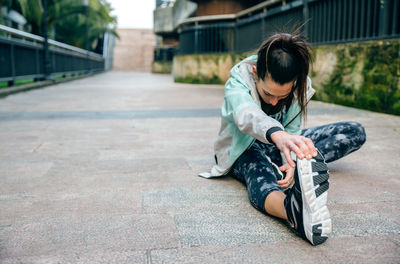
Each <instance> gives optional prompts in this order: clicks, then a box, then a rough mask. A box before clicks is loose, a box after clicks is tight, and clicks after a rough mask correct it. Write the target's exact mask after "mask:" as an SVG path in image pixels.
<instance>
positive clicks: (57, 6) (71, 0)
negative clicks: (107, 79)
mask: <svg viewBox="0 0 400 264" xmlns="http://www.w3.org/2000/svg"><path fill="white" fill-rule="evenodd" d="M0 1H1V2H0V4H2V5H4V4H7V3H9V1H8V0H0ZM13 2H15V3H17V9H19V10H18V11H20V12H21V13H22V14H23V15H24V17H25V18H26V20H27V21H28V23H29V24H30V25H31V28H32V33H33V34H38V35H42V33H43V32H42V27H41V24H42V15H43V6H42V0H13ZM15 3H13V6H15ZM18 7H19V8H18ZM47 10H48V11H47V22H48V30H49V32H48V33H49V36H50V38H52V39H55V40H57V41H61V42H64V43H67V44H70V45H74V46H77V47H80V48H85V40H86V34H85V32H86V13H85V7H84V6H83V1H82V0H47ZM111 11H112V8H111V5H110V4H109V3H108V2H107V1H106V0H89V6H88V18H87V22H88V29H89V30H88V40H89V49H90V50H93V51H96V50H97V51H98V50H99V47H98V46H99V45H98V44H99V43H101V40H102V39H103V38H104V34H105V33H106V32H109V33H111V34H113V35H115V36H117V37H118V35H117V33H116V26H117V18H116V17H114V16H111V14H110V13H111Z"/></svg>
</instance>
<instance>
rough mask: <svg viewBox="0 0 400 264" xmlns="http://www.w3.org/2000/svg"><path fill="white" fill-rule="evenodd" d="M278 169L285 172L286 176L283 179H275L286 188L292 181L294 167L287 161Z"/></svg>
mask: <svg viewBox="0 0 400 264" xmlns="http://www.w3.org/2000/svg"><path fill="white" fill-rule="evenodd" d="M279 169H280V170H281V171H282V172H286V176H285V178H284V179H283V180H280V181H277V183H278V184H279V185H280V186H281V187H282V188H283V189H286V188H288V187H289V186H290V185H291V184H292V182H293V177H294V170H295V169H296V168H293V167H292V166H290V165H289V163H286V164H285V165H282V166H280V167H279Z"/></svg>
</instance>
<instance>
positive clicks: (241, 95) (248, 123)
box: [222, 77, 283, 144]
mask: <svg viewBox="0 0 400 264" xmlns="http://www.w3.org/2000/svg"><path fill="white" fill-rule="evenodd" d="M222 117H223V118H224V119H232V120H233V122H234V123H235V125H236V126H237V128H238V129H239V131H240V132H242V133H244V134H246V135H249V136H251V137H253V138H255V139H257V140H259V141H261V142H264V143H267V144H268V143H272V142H270V141H269V140H268V139H267V131H268V130H269V129H271V128H279V129H281V130H283V126H282V124H281V123H279V122H278V121H277V120H275V119H274V118H272V117H270V116H268V115H266V114H265V113H264V112H263V111H262V110H261V107H260V106H259V105H257V104H256V103H255V102H254V100H253V98H252V97H251V95H250V89H249V88H248V87H247V84H245V83H244V82H242V81H241V80H239V79H237V78H235V77H231V78H230V79H229V80H228V81H227V83H226V85H225V100H224V104H223V107H222Z"/></svg>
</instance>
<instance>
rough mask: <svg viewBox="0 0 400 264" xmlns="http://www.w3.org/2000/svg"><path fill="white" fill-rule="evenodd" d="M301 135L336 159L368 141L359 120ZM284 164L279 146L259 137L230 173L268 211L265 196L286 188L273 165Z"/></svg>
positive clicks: (316, 128) (324, 127)
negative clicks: (283, 187)
mask: <svg viewBox="0 0 400 264" xmlns="http://www.w3.org/2000/svg"><path fill="white" fill-rule="evenodd" d="M301 135H303V136H305V137H307V138H310V139H312V141H313V142H314V145H315V147H316V148H318V149H319V151H320V152H321V153H322V155H323V156H324V157H325V161H326V162H332V161H335V160H337V159H340V158H341V157H344V156H346V155H348V154H350V153H351V152H353V151H356V150H357V149H359V148H360V147H361V146H362V145H363V144H364V142H365V140H366V135H365V131H364V128H363V126H362V125H361V124H359V123H357V122H339V123H334V124H329V125H324V126H318V127H313V128H307V129H304V130H302V132H301ZM272 162H273V163H275V164H276V165H277V166H278V167H279V166H282V159H281V155H280V151H279V150H278V148H277V147H276V146H275V145H271V144H265V143H262V142H260V141H258V140H256V141H255V142H254V143H253V145H252V146H251V147H250V148H248V149H247V150H246V151H245V152H244V153H243V154H242V155H241V156H240V157H239V158H238V159H237V160H236V161H235V163H234V164H233V166H232V168H231V170H230V172H229V173H228V175H229V176H232V177H233V178H235V179H237V180H239V181H241V182H242V183H244V184H245V185H246V186H247V190H248V194H249V199H250V202H251V204H252V205H253V206H254V207H255V208H257V209H258V210H260V211H262V212H264V213H265V199H266V198H267V196H268V195H269V194H270V193H271V192H272V191H283V189H282V188H281V187H280V186H279V185H278V184H277V176H276V175H275V172H274V168H273V165H272V164H271V163H272Z"/></svg>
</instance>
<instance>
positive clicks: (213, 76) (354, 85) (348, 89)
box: [173, 39, 400, 114]
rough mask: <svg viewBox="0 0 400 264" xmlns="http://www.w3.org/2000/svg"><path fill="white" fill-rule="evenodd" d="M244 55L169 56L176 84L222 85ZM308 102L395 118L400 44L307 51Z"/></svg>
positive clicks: (387, 42) (399, 95)
mask: <svg viewBox="0 0 400 264" xmlns="http://www.w3.org/2000/svg"><path fill="white" fill-rule="evenodd" d="M250 54H251V53H248V54H240V55H237V54H212V55H186V56H175V57H174V61H173V75H174V79H175V81H177V82H186V83H221V84H223V83H225V82H226V80H227V79H228V78H229V70H230V69H231V68H232V66H233V65H234V64H235V63H237V62H239V61H240V60H241V59H243V58H245V57H246V56H247V55H250ZM313 55H314V63H313V65H312V71H311V72H310V74H309V75H310V76H311V78H312V80H313V87H314V88H315V89H316V90H317V94H316V96H315V97H314V99H318V100H322V101H327V102H333V103H337V104H342V105H348V106H353V107H359V108H364V109H370V110H374V111H379V112H386V113H391V114H400V40H399V39H396V40H384V41H370V42H362V43H348V44H340V45H330V46H318V47H316V48H314V50H313Z"/></svg>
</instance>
